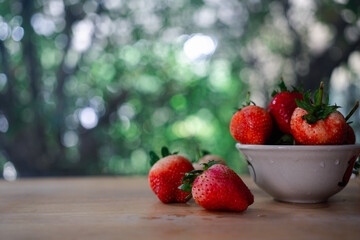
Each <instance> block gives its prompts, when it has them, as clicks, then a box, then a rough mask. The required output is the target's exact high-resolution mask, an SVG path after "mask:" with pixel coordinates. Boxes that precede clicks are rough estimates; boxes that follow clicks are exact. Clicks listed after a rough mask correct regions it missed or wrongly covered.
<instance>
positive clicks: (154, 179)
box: [149, 147, 194, 203]
mask: <svg viewBox="0 0 360 240" xmlns="http://www.w3.org/2000/svg"><path fill="white" fill-rule="evenodd" d="M161 152H162V156H163V158H161V159H160V158H159V157H158V156H157V155H156V154H155V153H154V152H153V151H151V152H150V159H151V165H152V167H151V169H150V172H149V184H150V187H151V190H152V191H153V192H154V193H155V194H156V195H157V197H158V198H159V200H160V201H162V202H163V203H185V202H187V201H188V200H189V199H188V198H186V197H187V195H188V194H187V193H185V192H183V191H181V190H180V189H178V187H179V186H180V185H181V181H182V178H183V177H184V176H185V173H187V172H189V171H192V170H194V168H193V166H192V164H191V162H190V161H189V160H188V159H187V158H185V157H183V156H180V155H177V153H173V154H171V153H170V152H169V150H168V148H166V147H163V148H162V150H161Z"/></svg>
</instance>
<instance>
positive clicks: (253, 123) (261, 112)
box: [230, 94, 273, 144]
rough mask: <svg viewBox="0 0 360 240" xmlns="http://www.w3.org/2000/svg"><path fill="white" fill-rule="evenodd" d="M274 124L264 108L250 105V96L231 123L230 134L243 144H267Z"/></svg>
mask: <svg viewBox="0 0 360 240" xmlns="http://www.w3.org/2000/svg"><path fill="white" fill-rule="evenodd" d="M272 127H273V122H272V119H271V116H270V114H269V113H268V112H267V111H266V110H265V109H263V108H261V107H258V106H256V105H250V101H249V94H248V97H247V101H246V106H245V107H243V108H241V109H240V110H239V111H237V112H236V113H235V114H234V116H233V117H232V119H231V122H230V133H231V135H232V136H233V138H234V139H235V140H236V141H238V142H240V143H242V144H265V143H266V141H267V140H268V139H269V137H270V135H271V131H272Z"/></svg>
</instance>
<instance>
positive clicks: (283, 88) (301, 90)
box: [271, 77, 304, 97]
mask: <svg viewBox="0 0 360 240" xmlns="http://www.w3.org/2000/svg"><path fill="white" fill-rule="evenodd" d="M303 85H304V84H303V83H300V85H299V87H294V86H292V90H291V91H290V90H289V89H288V88H287V87H286V84H285V82H284V79H283V78H282V77H281V78H280V82H279V84H278V85H277V87H278V88H279V89H280V90H276V89H275V90H274V91H273V92H272V94H271V96H272V97H275V95H276V94H278V93H281V92H291V93H293V92H297V93H304V88H303Z"/></svg>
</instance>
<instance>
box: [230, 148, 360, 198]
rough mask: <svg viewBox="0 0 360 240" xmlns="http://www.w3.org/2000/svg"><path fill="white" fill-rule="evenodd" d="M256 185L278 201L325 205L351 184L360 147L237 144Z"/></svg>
mask: <svg viewBox="0 0 360 240" xmlns="http://www.w3.org/2000/svg"><path fill="white" fill-rule="evenodd" d="M236 148H237V149H239V150H240V152H242V153H243V154H244V156H245V158H246V161H247V162H248V166H249V171H250V174H251V176H252V178H253V180H254V181H255V183H256V184H257V185H258V186H259V187H260V188H261V189H263V190H264V191H265V192H267V193H268V194H270V195H271V196H272V197H273V198H274V199H276V200H279V201H285V202H295V203H318V202H324V201H326V200H327V199H328V198H329V197H331V196H333V195H334V194H336V193H337V192H339V191H341V190H342V189H343V188H344V187H345V186H346V184H347V183H348V181H349V178H350V176H351V172H352V168H353V165H354V162H355V160H356V158H357V156H359V154H360V144H354V145H325V146H324V145H323V146H320V145H319V146H285V145H282V146H281V145H245V144H240V143H238V144H236Z"/></svg>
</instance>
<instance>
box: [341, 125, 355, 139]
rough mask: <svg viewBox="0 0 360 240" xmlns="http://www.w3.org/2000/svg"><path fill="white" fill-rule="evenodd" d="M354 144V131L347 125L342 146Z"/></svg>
mask: <svg viewBox="0 0 360 240" xmlns="http://www.w3.org/2000/svg"><path fill="white" fill-rule="evenodd" d="M355 142H356V136H355V132H354V129H353V128H352V127H351V126H350V125H349V124H347V127H346V137H345V141H344V144H355Z"/></svg>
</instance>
